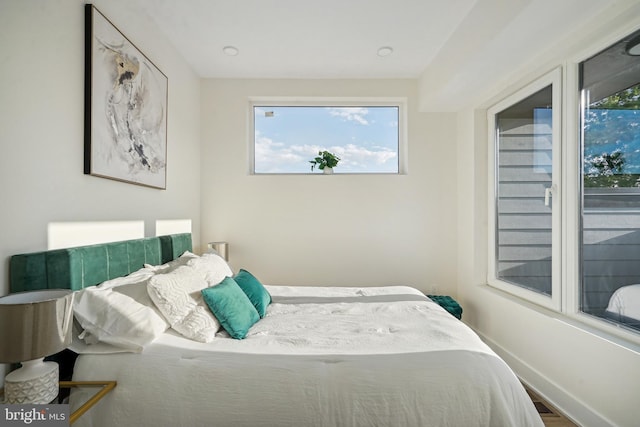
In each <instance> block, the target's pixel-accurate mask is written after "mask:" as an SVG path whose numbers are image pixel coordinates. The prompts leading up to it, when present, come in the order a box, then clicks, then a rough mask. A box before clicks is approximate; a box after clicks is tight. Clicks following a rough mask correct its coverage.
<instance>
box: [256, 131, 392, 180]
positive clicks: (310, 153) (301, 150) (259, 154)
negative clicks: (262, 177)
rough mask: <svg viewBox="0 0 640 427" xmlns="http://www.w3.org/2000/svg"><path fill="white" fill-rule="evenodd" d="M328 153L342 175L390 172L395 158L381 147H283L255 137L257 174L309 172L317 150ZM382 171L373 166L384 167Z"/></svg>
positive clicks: (312, 145) (390, 152)
mask: <svg viewBox="0 0 640 427" xmlns="http://www.w3.org/2000/svg"><path fill="white" fill-rule="evenodd" d="M321 150H328V151H330V152H332V153H334V154H336V155H337V156H338V157H340V159H341V161H340V163H339V165H338V168H339V169H340V171H341V172H369V171H371V172H375V171H379V170H388V169H389V170H393V167H392V166H393V165H389V162H391V161H395V160H396V159H397V157H398V155H397V153H396V152H395V151H392V150H390V149H388V148H384V147H376V148H365V147H363V146H361V145H356V144H347V145H345V146H330V147H326V146H319V145H315V144H303V145H290V146H288V145H286V144H284V143H282V142H277V141H274V140H272V139H271V138H267V137H263V136H260V135H259V134H256V144H255V162H256V163H255V164H256V172H257V173H292V172H293V173H307V172H311V165H310V164H309V160H311V159H313V158H314V157H315V156H317V155H318V151H321ZM385 165H389V166H387V167H383V168H382V169H381V168H380V167H377V168H376V167H375V166H385Z"/></svg>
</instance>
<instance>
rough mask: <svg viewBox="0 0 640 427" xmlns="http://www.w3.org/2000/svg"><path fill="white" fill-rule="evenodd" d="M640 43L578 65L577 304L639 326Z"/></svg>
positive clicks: (632, 39) (624, 43) (635, 39)
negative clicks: (636, 48) (634, 49)
mask: <svg viewBox="0 0 640 427" xmlns="http://www.w3.org/2000/svg"><path fill="white" fill-rule="evenodd" d="M638 43H640V31H638V32H636V33H634V34H631V35H630V36H629V37H626V38H624V39H622V40H621V41H619V42H618V43H616V44H614V45H612V46H610V47H609V48H607V49H605V50H604V51H602V52H600V53H598V54H596V55H594V56H593V57H591V58H589V59H587V60H586V61H583V62H582V63H581V64H580V82H581V87H580V91H581V99H582V114H581V118H582V126H581V128H582V138H581V142H582V144H581V145H582V147H581V151H582V171H581V174H582V177H581V183H582V207H581V214H582V215H581V217H582V221H581V225H580V235H581V244H580V264H581V265H580V267H581V268H580V271H581V286H580V311H581V312H583V313H586V314H588V315H591V316H595V317H598V318H602V319H606V320H608V321H611V322H614V323H616V324H621V325H624V326H626V327H629V328H633V329H636V330H640V285H637V284H639V283H640V56H638V55H637V54H636V55H631V54H629V53H628V49H629V48H630V47H631V46H632V45H633V44H638Z"/></svg>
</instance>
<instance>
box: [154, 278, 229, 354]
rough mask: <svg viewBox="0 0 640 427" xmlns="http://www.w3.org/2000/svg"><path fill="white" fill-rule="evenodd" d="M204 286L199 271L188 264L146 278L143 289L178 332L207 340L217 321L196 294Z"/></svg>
mask: <svg viewBox="0 0 640 427" xmlns="http://www.w3.org/2000/svg"><path fill="white" fill-rule="evenodd" d="M207 286H208V284H207V282H206V281H205V280H204V278H203V276H202V274H201V273H199V272H198V271H196V270H194V269H193V268H191V267H189V266H180V267H178V268H176V269H175V270H173V271H171V272H169V273H166V274H157V275H155V276H153V277H152V278H151V279H149V283H148V284H147V292H149V296H150V297H151V300H152V301H153V302H154V304H155V305H156V307H158V309H159V310H160V312H161V313H162V314H163V315H164V317H165V318H166V319H167V320H168V321H169V324H170V325H171V327H172V328H173V329H175V330H176V331H177V332H178V333H180V334H182V335H184V336H185V337H187V338H189V339H192V340H194V341H199V342H211V341H212V340H213V338H214V337H215V335H216V332H218V330H219V329H220V323H219V322H218V319H216V318H215V317H214V316H213V314H212V313H211V310H209V308H208V307H207V305H206V304H205V302H204V299H203V298H202V294H201V293H200V291H201V290H202V289H204V288H206V287H207Z"/></svg>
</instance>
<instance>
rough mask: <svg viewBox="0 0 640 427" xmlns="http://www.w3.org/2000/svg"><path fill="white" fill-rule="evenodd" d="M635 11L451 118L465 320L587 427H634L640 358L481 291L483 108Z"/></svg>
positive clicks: (560, 319)
mask: <svg viewBox="0 0 640 427" xmlns="http://www.w3.org/2000/svg"><path fill="white" fill-rule="evenodd" d="M637 6H638V7H640V4H638V5H637ZM634 12H635V13H629V11H627V12H626V13H624V14H622V15H613V16H611V15H607V16H601V17H599V19H597V20H596V21H594V22H590V23H587V25H585V29H584V31H579V32H576V38H575V39H573V40H566V41H559V42H558V45H557V46H555V48H553V49H549V51H548V52H546V56H545V55H543V56H538V57H537V59H538V63H537V64H534V65H533V66H532V67H530V68H529V69H528V70H527V71H526V72H523V73H521V74H520V75H521V79H520V81H518V82H514V81H506V80H505V81H503V82H502V85H503V88H504V90H503V91H502V92H501V93H496V96H495V97H494V99H492V100H487V102H486V103H485V104H484V105H479V106H476V107H475V108H469V109H466V110H464V111H460V112H459V113H458V119H457V129H458V135H457V141H458V144H457V145H458V153H457V179H458V187H457V188H458V198H457V205H458V206H457V215H458V247H457V251H458V252H457V253H458V295H459V299H460V302H461V303H462V306H463V307H464V317H463V319H464V321H465V322H466V323H468V324H469V325H470V326H472V327H473V328H474V329H475V330H476V331H477V332H478V333H479V334H480V335H481V336H482V337H483V338H484V339H485V340H486V341H487V342H488V343H489V344H490V345H491V346H492V347H493V348H494V349H495V350H496V351H497V352H498V353H499V354H500V355H501V356H503V357H504V359H505V360H506V361H507V362H508V363H509V364H510V365H511V367H512V368H513V369H514V370H515V371H516V373H517V374H518V375H519V376H520V377H521V378H523V380H524V381H525V382H527V383H529V384H531V385H532V386H533V387H534V389H537V390H538V391H540V392H541V394H542V395H544V396H546V397H547V398H548V399H549V400H550V401H551V402H552V403H554V404H555V405H556V406H558V407H560V408H561V409H562V410H563V411H565V412H566V413H567V414H568V415H569V416H570V417H572V418H574V419H575V420H576V421H578V423H579V424H580V425H583V426H586V427H589V426H594V427H595V426H605V425H615V426H629V427H630V426H635V425H638V415H640V410H639V409H638V395H640V382H639V381H638V379H639V378H640V353H638V347H637V346H636V345H633V344H632V343H624V342H623V341H619V340H616V339H613V338H611V337H609V339H607V338H606V337H605V336H604V335H601V334H598V333H594V331H593V330H588V329H585V328H584V327H583V326H582V325H579V324H576V323H574V322H571V321H570V320H569V319H567V318H566V317H565V316H562V315H560V314H554V313H553V312H550V311H546V310H543V309H541V308H537V307H535V306H533V305H530V304H526V303H524V302H521V301H519V300H517V299H515V298H512V297H509V296H507V295H506V294H504V293H501V292H499V291H496V290H493V289H492V288H489V287H488V286H486V285H485V283H486V274H487V268H486V263H487V256H488V254H487V238H488V236H487V202H488V201H487V183H488V172H487V148H488V142H487V119H486V106H487V105H490V104H491V103H492V102H494V101H495V100H497V99H500V98H501V97H504V96H506V95H507V94H509V93H511V92H512V91H513V90H514V88H517V87H518V86H521V85H524V84H525V83H526V82H527V81H528V80H529V79H530V78H531V77H532V76H535V75H538V76H539V75H542V74H543V73H544V72H545V71H547V70H548V69H549V68H550V67H552V66H557V65H561V64H562V62H563V61H564V60H567V58H568V57H569V56H570V55H571V54H572V52H573V54H576V52H577V51H579V50H581V49H587V47H588V46H590V45H592V44H593V43H594V42H595V41H596V40H601V41H602V39H603V38H605V39H606V38H607V37H613V36H612V33H615V32H616V31H622V30H621V28H624V27H625V26H629V25H631V26H634V25H635V26H636V28H637V26H640V22H638V18H637V17H638V16H640V14H639V13H638V12H639V11H638V8H637V7H636V10H635V11H634ZM632 19H635V22H636V23H635V24H634V23H633V22H631V20H632ZM577 35H580V37H581V40H578V38H580V37H578V36H577ZM585 35H589V37H590V38H589V39H587V38H586V37H585ZM611 41H612V42H613V41H615V40H611ZM527 73H528V74H527ZM621 344H622V345H621Z"/></svg>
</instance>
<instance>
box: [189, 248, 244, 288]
mask: <svg viewBox="0 0 640 427" xmlns="http://www.w3.org/2000/svg"><path fill="white" fill-rule="evenodd" d="M187 265H188V266H189V267H191V268H193V269H194V270H196V271H197V272H198V273H200V274H201V275H202V276H203V277H204V279H205V280H206V281H207V283H208V285H209V286H213V285H217V284H218V283H220V282H222V281H223V280H224V278H225V277H232V276H233V271H231V267H229V264H227V262H226V261H225V260H224V258H222V257H221V256H220V255H218V254H214V253H206V254H203V255H202V256H200V257H196V258H191V259H189V261H188V262H187Z"/></svg>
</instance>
